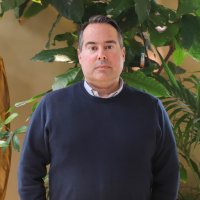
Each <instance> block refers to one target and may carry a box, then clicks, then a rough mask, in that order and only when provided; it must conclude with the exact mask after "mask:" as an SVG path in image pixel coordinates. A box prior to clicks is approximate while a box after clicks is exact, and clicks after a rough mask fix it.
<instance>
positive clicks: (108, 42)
mask: <svg viewBox="0 0 200 200" xmlns="http://www.w3.org/2000/svg"><path fill="white" fill-rule="evenodd" d="M105 43H106V44H117V42H116V41H115V40H107V41H105ZM94 44H97V42H92V41H89V42H87V43H86V44H85V46H88V45H94Z"/></svg>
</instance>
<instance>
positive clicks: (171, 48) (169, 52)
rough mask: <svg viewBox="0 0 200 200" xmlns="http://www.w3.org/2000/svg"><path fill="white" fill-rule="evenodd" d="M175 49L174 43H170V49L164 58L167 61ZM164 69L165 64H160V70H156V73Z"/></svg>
mask: <svg viewBox="0 0 200 200" xmlns="http://www.w3.org/2000/svg"><path fill="white" fill-rule="evenodd" d="M174 50H175V48H174V46H173V45H170V46H169V51H168V53H167V55H166V57H165V58H164V61H165V62H167V61H168V60H169V58H170V57H171V55H172V54H173V52H174ZM157 51H158V50H157ZM162 70H163V65H160V67H159V70H158V71H157V72H156V74H158V75H159V74H160V73H161V72H162Z"/></svg>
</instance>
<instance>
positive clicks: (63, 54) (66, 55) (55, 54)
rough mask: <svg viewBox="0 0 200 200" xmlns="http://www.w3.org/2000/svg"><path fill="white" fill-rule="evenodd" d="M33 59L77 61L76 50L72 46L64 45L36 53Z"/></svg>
mask: <svg viewBox="0 0 200 200" xmlns="http://www.w3.org/2000/svg"><path fill="white" fill-rule="evenodd" d="M32 60H33V61H43V62H56V61H57V62H68V63H78V57H77V51H76V49H75V48H74V47H71V46H70V47H65V48H59V49H50V50H43V51H41V52H39V53H37V54H36V55H35V56H34V57H33V58H32Z"/></svg>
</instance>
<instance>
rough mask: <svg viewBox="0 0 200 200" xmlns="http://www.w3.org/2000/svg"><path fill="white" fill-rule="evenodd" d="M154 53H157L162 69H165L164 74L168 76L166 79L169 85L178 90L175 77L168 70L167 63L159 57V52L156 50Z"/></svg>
mask: <svg viewBox="0 0 200 200" xmlns="http://www.w3.org/2000/svg"><path fill="white" fill-rule="evenodd" d="M156 51H157V53H158V55H159V58H160V60H161V61H162V65H163V67H164V69H165V72H166V73H167V76H168V78H169V80H170V82H171V84H172V85H173V86H174V87H175V88H179V86H178V83H177V81H176V78H175V76H174V75H173V73H172V72H171V70H170V69H169V67H168V65H167V63H166V62H165V61H164V59H163V57H162V56H161V54H160V52H159V51H158V50H156Z"/></svg>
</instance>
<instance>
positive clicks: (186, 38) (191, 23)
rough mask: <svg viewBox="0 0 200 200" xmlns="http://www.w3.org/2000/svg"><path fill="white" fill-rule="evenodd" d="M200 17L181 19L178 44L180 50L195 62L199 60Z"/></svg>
mask: <svg viewBox="0 0 200 200" xmlns="http://www.w3.org/2000/svg"><path fill="white" fill-rule="evenodd" d="M194 27H195V28H194ZM199 30H200V17H196V16H193V15H185V16H183V17H182V19H181V23H180V33H179V34H178V42H179V44H180V46H181V47H182V48H184V49H185V50H187V52H188V53H189V54H190V55H191V56H192V57H193V58H194V59H197V60H200V35H199Z"/></svg>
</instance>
